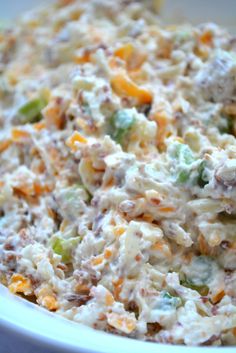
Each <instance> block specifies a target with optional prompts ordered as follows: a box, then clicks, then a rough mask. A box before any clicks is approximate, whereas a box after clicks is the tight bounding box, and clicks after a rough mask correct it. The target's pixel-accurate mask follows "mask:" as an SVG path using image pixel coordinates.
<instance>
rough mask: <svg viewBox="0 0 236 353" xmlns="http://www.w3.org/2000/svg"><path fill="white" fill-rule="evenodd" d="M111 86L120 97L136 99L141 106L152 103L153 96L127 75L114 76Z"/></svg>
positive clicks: (118, 74)
mask: <svg viewBox="0 0 236 353" xmlns="http://www.w3.org/2000/svg"><path fill="white" fill-rule="evenodd" d="M111 86H112V88H113V90H114V91H115V93H116V94H117V95H118V96H121V97H122V96H125V97H127V96H128V97H132V98H136V99H137V101H138V103H139V104H149V103H151V102H152V94H151V92H150V91H148V90H147V89H146V88H142V87H139V86H137V85H136V83H134V82H133V81H132V80H131V79H130V78H129V77H128V76H127V74H125V73H123V72H120V73H116V74H114V75H113V77H112V79H111Z"/></svg>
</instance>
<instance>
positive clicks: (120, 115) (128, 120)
mask: <svg viewBox="0 0 236 353" xmlns="http://www.w3.org/2000/svg"><path fill="white" fill-rule="evenodd" d="M134 122H135V118H134V115H133V113H132V111H131V110H129V109H123V110H119V111H118V112H116V113H115V114H114V115H113V116H112V118H111V120H110V128H111V132H110V135H111V137H112V138H113V139H114V140H115V141H116V142H118V143H119V144H121V145H122V143H123V142H124V139H125V137H126V135H127V133H128V132H129V130H130V129H131V127H132V126H133V125H134Z"/></svg>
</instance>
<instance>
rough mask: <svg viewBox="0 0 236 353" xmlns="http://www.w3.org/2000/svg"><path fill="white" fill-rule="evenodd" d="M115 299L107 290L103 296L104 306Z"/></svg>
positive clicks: (109, 304)
mask: <svg viewBox="0 0 236 353" xmlns="http://www.w3.org/2000/svg"><path fill="white" fill-rule="evenodd" d="M114 302H115V300H114V298H113V295H112V294H111V293H110V292H108V293H107V294H106V297H105V304H106V306H112V305H113V304H114Z"/></svg>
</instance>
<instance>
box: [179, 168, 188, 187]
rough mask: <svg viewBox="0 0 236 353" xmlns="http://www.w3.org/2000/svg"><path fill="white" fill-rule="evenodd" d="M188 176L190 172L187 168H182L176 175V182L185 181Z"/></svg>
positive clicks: (181, 182)
mask: <svg viewBox="0 0 236 353" xmlns="http://www.w3.org/2000/svg"><path fill="white" fill-rule="evenodd" d="M189 177H190V172H188V171H187V170H182V171H181V172H180V173H179V175H178V178H177V182H178V183H180V184H183V183H186V181H188V179H189Z"/></svg>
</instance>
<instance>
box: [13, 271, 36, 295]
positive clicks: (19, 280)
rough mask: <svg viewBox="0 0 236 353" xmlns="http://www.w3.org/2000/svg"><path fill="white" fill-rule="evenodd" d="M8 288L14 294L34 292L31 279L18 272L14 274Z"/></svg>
mask: <svg viewBox="0 0 236 353" xmlns="http://www.w3.org/2000/svg"><path fill="white" fill-rule="evenodd" d="M8 288H9V290H10V292H12V293H14V294H16V293H23V294H24V295H31V294H32V292H33V291H32V286H31V282H30V280H29V279H28V278H26V277H24V276H22V275H21V274H18V273H16V274H14V275H12V277H11V280H10V284H9V286H8Z"/></svg>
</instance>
